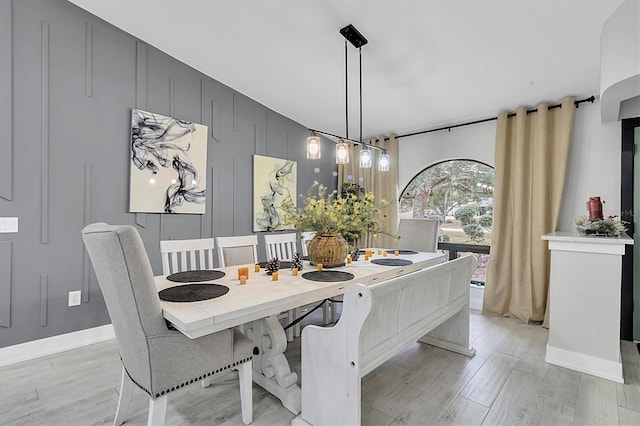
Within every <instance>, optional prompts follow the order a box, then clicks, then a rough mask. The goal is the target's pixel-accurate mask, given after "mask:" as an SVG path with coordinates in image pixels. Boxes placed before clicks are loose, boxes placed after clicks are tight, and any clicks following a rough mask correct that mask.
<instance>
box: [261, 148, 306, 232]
mask: <svg viewBox="0 0 640 426" xmlns="http://www.w3.org/2000/svg"><path fill="white" fill-rule="evenodd" d="M297 181H298V168H297V165H296V162H295V161H289V160H283V159H281V158H273V157H265V156H263V155H254V156H253V230H254V231H256V232H257V231H278V230H283V229H293V227H287V226H285V225H284V224H283V223H282V217H283V211H282V202H283V201H285V200H289V199H290V200H291V201H292V202H293V204H294V205H296V193H297V192H296V191H297Z"/></svg>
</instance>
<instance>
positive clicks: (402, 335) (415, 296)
mask: <svg viewBox="0 0 640 426" xmlns="http://www.w3.org/2000/svg"><path fill="white" fill-rule="evenodd" d="M477 264H478V261H477V259H476V258H475V257H474V256H465V257H462V258H459V259H456V260H452V261H449V262H446V263H442V264H439V265H436V266H433V267H430V268H426V269H422V270H420V271H416V272H413V273H410V274H407V275H403V276H400V277H397V278H394V279H391V280H389V281H385V282H382V283H379V284H374V285H371V286H368V287H367V286H364V285H362V284H356V285H353V286H350V287H349V288H348V289H347V291H346V293H345V297H344V305H343V308H342V316H341V317H340V320H339V321H338V323H337V324H336V325H335V326H334V327H318V326H307V327H305V328H304V330H303V332H302V412H301V414H300V416H298V417H296V418H295V419H294V420H293V421H292V424H294V425H304V424H310V425H338V424H340V425H359V424H360V411H361V410H360V403H361V398H360V384H361V379H362V377H364V376H365V375H367V374H368V373H370V372H371V371H372V370H374V369H375V368H376V367H378V366H379V365H380V364H382V363H383V362H385V361H387V360H388V359H389V358H391V357H393V356H394V355H396V354H397V353H398V352H400V351H401V350H402V349H404V348H406V347H407V346H408V345H410V344H412V343H414V342H416V341H422V342H425V343H429V344H433V345H435V346H439V347H443V348H445V349H448V350H452V351H455V352H458V353H462V354H464V355H467V356H474V355H475V350H474V349H472V348H469V282H470V280H471V275H472V273H473V271H474V270H475V269H476V266H477ZM427 334H428V335H427Z"/></svg>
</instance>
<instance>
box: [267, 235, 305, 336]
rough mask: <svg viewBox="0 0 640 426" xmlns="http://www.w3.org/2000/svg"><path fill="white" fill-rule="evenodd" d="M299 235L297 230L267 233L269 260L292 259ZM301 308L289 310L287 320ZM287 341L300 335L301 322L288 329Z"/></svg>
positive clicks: (292, 318)
mask: <svg viewBox="0 0 640 426" xmlns="http://www.w3.org/2000/svg"><path fill="white" fill-rule="evenodd" d="M297 243H298V237H297V236H296V233H295V232H287V233H281V234H265V235H264V249H265V253H266V254H267V260H271V259H273V258H278V260H292V259H293V256H294V255H295V254H296V253H297V252H298V250H297ZM298 313H299V309H298V308H295V309H290V310H289V311H288V312H287V316H286V318H287V320H288V321H289V323H291V322H293V321H294V320H295V319H296V318H297V317H298ZM286 333H287V341H289V342H291V341H293V338H294V337H299V336H300V323H298V324H296V325H294V326H293V327H290V328H288V329H287V330H286Z"/></svg>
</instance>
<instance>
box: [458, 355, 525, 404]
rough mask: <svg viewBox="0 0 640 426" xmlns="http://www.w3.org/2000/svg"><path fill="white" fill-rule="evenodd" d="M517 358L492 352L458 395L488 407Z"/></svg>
mask: <svg viewBox="0 0 640 426" xmlns="http://www.w3.org/2000/svg"><path fill="white" fill-rule="evenodd" d="M517 361H518V358H516V357H513V356H511V355H506V354H503V353H500V352H493V353H492V354H491V356H490V357H489V359H487V361H486V362H485V363H484V364H483V365H482V367H480V369H479V370H478V372H477V373H476V375H475V376H473V378H472V379H471V381H470V382H469V383H468V384H467V385H466V386H465V387H464V389H462V392H460V395H461V396H463V397H465V398H467V399H470V400H471V401H474V402H477V403H479V404H482V405H484V406H485V407H489V406H490V405H491V404H492V403H493V401H494V399H495V398H496V397H497V396H498V394H499V393H500V390H501V389H502V386H503V385H504V383H505V382H506V381H507V378H508V377H509V374H511V370H512V369H513V366H514V365H515V364H516V362H517Z"/></svg>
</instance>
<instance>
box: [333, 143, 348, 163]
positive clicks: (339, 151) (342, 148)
mask: <svg viewBox="0 0 640 426" xmlns="http://www.w3.org/2000/svg"><path fill="white" fill-rule="evenodd" d="M336 163H337V164H347V163H349V145H347V143H345V141H343V140H342V139H340V143H338V144H337V145H336Z"/></svg>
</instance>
